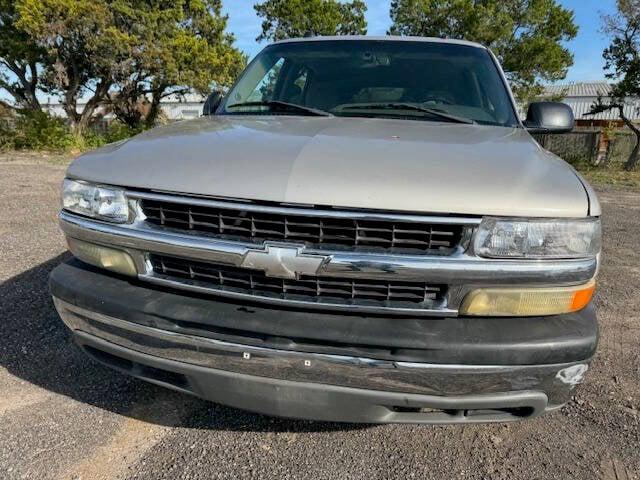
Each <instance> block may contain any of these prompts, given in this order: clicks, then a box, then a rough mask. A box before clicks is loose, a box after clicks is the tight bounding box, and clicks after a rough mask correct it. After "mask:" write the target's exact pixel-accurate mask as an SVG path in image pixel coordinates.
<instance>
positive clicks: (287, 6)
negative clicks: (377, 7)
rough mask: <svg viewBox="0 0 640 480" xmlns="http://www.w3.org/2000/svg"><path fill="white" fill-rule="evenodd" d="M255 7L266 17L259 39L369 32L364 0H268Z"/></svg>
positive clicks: (259, 14)
mask: <svg viewBox="0 0 640 480" xmlns="http://www.w3.org/2000/svg"><path fill="white" fill-rule="evenodd" d="M253 8H254V9H255V10H256V12H257V14H258V16H259V17H262V18H263V19H264V20H263V21H262V33H261V34H260V36H259V37H258V38H257V39H256V40H257V41H262V40H284V39H286V38H293V37H304V36H306V35H365V34H366V33H367V22H366V20H365V16H364V15H365V13H366V11H367V6H366V5H365V3H364V1H362V0H353V1H351V2H347V3H341V2H339V1H337V0H266V1H264V2H262V3H260V4H257V5H255V6H254V7H253Z"/></svg>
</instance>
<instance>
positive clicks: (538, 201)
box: [68, 116, 589, 217]
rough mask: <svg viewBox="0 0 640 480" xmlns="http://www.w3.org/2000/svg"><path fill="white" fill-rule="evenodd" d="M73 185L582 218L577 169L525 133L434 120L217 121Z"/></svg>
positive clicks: (112, 159) (170, 132) (99, 158)
mask: <svg viewBox="0 0 640 480" xmlns="http://www.w3.org/2000/svg"><path fill="white" fill-rule="evenodd" d="M68 175H69V177H71V178H77V179H82V180H87V181H93V182H98V183H103V184H112V185H119V186H125V187H130V188H141V189H150V190H158V191H166V192H176V193H187V194H191V195H202V196H214V197H226V198H237V199H249V200H258V201H269V202H283V203H294V204H312V205H326V206H339V207H348V208H362V209H380V210H391V211H406V212H424V213H446V214H466V215H504V216H533V217H583V216H586V215H587V214H588V209H589V202H588V198H587V194H586V192H585V188H584V187H583V185H582V183H581V181H580V179H579V178H578V177H577V176H576V174H575V173H574V172H573V170H572V169H571V168H569V167H568V166H567V165H566V164H565V163H564V162H562V161H561V160H559V159H558V158H557V157H555V156H553V155H551V154H549V153H548V152H546V151H544V150H543V149H542V148H540V147H539V145H538V144H537V143H535V141H534V140H533V139H532V138H531V136H530V135H529V134H528V133H527V132H526V131H525V130H523V129H520V128H505V127H491V126H479V125H458V124H450V123H440V122H428V121H408V120H396V119H379V118H378V119H373V118H371V119H364V118H335V117H334V118H310V117H289V116H253V117H248V116H219V117H210V118H201V119H198V120H194V121H188V122H181V123H178V124H174V125H171V126H167V127H162V128H157V129H154V130H152V131H149V132H146V133H144V134H142V135H139V136H138V137H135V138H134V139H132V140H130V141H128V142H124V143H120V144H117V145H113V146H108V147H106V148H104V149H99V150H96V151H94V152H90V153H88V154H85V155H83V156H82V157H80V158H79V159H78V160H76V161H75V162H74V163H73V164H72V165H71V167H70V168H69V172H68Z"/></svg>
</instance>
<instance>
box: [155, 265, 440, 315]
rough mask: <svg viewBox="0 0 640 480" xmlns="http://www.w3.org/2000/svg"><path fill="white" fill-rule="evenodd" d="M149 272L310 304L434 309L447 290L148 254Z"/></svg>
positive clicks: (210, 286) (425, 284)
mask: <svg viewBox="0 0 640 480" xmlns="http://www.w3.org/2000/svg"><path fill="white" fill-rule="evenodd" d="M149 260H150V262H151V265H152V267H153V271H154V272H155V273H156V274H158V275H161V276H164V277H168V278H170V279H174V280H178V281H180V280H192V281H196V282H198V283H199V284H202V285H204V286H207V287H209V288H212V289H214V290H215V289H218V290H224V289H232V290H233V291H237V292H240V293H244V294H247V295H252V296H256V297H260V296H277V297H278V298H282V299H285V300H286V299H291V300H300V299H302V300H305V301H310V302H314V303H319V304H322V303H332V302H335V301H341V302H344V303H349V304H359V303H363V302H364V304H367V305H374V306H382V307H395V306H406V305H410V306H411V307H412V308H416V309H420V308H425V309H426V308H434V307H437V306H440V305H442V304H443V301H444V298H445V295H446V292H447V287H446V285H434V284H427V283H424V282H409V281H398V280H374V279H349V278H334V277H327V278H324V277H311V276H302V277H301V278H300V279H280V278H272V277H267V276H266V275H265V274H264V273H263V272H261V271H258V270H251V269H246V268H240V267H230V266H226V265H216V264H213V263H208V262H200V261H196V260H190V259H182V258H175V257H168V256H164V255H156V254H152V255H150V256H149Z"/></svg>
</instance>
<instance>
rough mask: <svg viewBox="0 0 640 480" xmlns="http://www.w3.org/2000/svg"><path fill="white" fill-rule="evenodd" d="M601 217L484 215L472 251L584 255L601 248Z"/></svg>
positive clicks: (507, 254) (523, 255)
mask: <svg viewBox="0 0 640 480" xmlns="http://www.w3.org/2000/svg"><path fill="white" fill-rule="evenodd" d="M600 237H601V232H600V219H598V218H584V219H524V220H523V219H502V218H490V217H487V218H484V219H483V220H482V223H481V224H480V227H479V229H478V231H477V232H476V235H475V241H474V251H475V253H476V254H477V255H480V256H482V257H492V258H533V259H545V258H547V259H548V258H557V259H560V258H585V257H593V256H595V255H597V254H598V253H599V252H600V245H601V238H600Z"/></svg>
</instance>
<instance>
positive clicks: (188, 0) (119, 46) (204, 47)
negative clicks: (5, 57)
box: [15, 0, 244, 133]
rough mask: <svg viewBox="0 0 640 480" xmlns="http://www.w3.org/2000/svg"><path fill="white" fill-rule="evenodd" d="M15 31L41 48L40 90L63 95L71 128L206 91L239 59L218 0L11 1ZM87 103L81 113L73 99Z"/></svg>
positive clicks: (128, 117)
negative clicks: (173, 94) (172, 95)
mask: <svg viewBox="0 0 640 480" xmlns="http://www.w3.org/2000/svg"><path fill="white" fill-rule="evenodd" d="M15 5H16V7H15V8H16V13H17V15H18V19H17V20H16V22H15V24H16V26H17V28H19V29H21V30H22V31H24V32H25V33H26V34H27V35H28V36H29V38H31V39H32V40H33V42H35V44H36V45H37V46H38V47H39V48H42V49H44V50H45V51H46V54H47V56H48V58H49V60H50V61H49V62H48V63H46V64H45V65H44V66H43V72H42V76H43V83H44V85H45V87H46V88H48V89H50V90H51V91H52V92H54V93H58V94H60V95H61V97H62V104H63V107H64V110H65V112H66V114H67V116H68V118H69V120H70V123H71V126H72V128H73V129H74V131H75V132H76V133H82V132H84V131H85V130H86V128H87V127H88V126H89V124H90V123H91V121H92V120H93V119H94V118H95V117H96V115H97V114H98V113H99V112H100V111H103V112H104V109H105V108H107V107H110V108H113V110H114V111H115V112H116V115H118V116H119V118H123V119H125V121H126V122H127V123H128V124H130V125H131V124H133V123H136V122H139V121H140V120H141V116H140V115H139V114H138V113H136V109H137V108H138V104H139V103H140V102H141V101H142V100H143V99H144V98H146V97H145V96H146V95H149V96H150V98H151V100H150V108H149V112H150V113H149V115H150V116H151V117H152V118H155V116H157V112H158V111H159V105H160V100H161V99H162V98H164V96H166V95H167V94H168V93H167V92H168V91H173V89H178V90H180V91H182V92H184V91H187V90H189V89H191V88H193V89H196V90H198V91H203V92H204V91H206V90H207V89H208V87H209V84H211V83H212V82H219V83H225V82H227V83H228V82H229V81H230V79H231V78H232V77H233V76H234V75H235V73H236V72H237V70H238V68H240V67H241V66H242V64H243V62H244V57H243V56H242V54H241V53H240V52H239V51H238V50H236V49H235V48H233V46H232V43H233V37H232V36H230V35H228V34H226V33H225V28H226V24H227V17H225V16H223V15H222V14H221V0H175V1H171V0H17V1H16V2H15ZM81 99H82V100H85V101H86V103H85V106H84V107H83V108H82V109H81V110H79V108H78V103H79V101H80V100H81Z"/></svg>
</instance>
